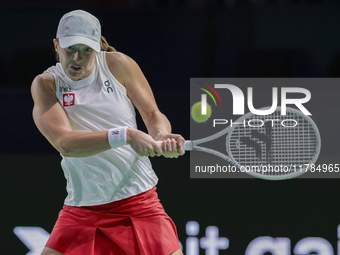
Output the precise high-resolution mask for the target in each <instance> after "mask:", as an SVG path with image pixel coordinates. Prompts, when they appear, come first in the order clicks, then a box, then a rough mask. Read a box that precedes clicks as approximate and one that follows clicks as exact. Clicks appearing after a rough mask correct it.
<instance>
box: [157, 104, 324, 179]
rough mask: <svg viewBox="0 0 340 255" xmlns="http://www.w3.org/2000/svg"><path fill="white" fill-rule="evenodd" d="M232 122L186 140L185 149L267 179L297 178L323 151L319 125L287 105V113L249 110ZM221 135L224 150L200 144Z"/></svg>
mask: <svg viewBox="0 0 340 255" xmlns="http://www.w3.org/2000/svg"><path fill="white" fill-rule="evenodd" d="M262 109H268V107H265V108H262ZM268 120H270V121H268ZM274 120H275V121H274ZM233 123H238V124H235V125H233V126H229V127H227V128H225V129H223V130H221V131H219V132H218V133H216V134H213V135H210V136H208V137H205V138H202V139H198V140H192V141H191V140H189V141H188V140H187V141H185V143H184V145H183V149H184V150H186V151H193V150H194V151H202V152H206V153H210V154H212V155H215V156H218V157H220V158H222V159H224V160H227V161H228V162H230V163H231V164H233V165H235V166H236V167H237V168H239V169H240V170H241V171H242V172H245V173H247V174H250V175H252V176H255V177H258V178H262V179H268V180H282V179H290V178H294V177H297V176H299V175H301V174H303V173H305V172H307V171H308V169H309V168H310V167H311V166H312V164H314V163H315V162H316V160H317V159H318V156H319V154H320V149H321V137H320V133H319V130H318V128H317V126H316V124H315V123H314V121H313V120H312V119H311V118H310V117H308V116H306V115H304V114H302V113H301V112H300V111H298V110H296V109H293V108H289V107H287V108H286V115H281V108H280V107H278V108H277V109H276V110H275V111H274V112H273V113H271V114H269V115H255V114H253V113H251V112H249V113H247V114H245V115H243V116H242V117H240V118H239V119H238V120H236V121H234V122H233ZM240 123H242V124H240ZM222 137H223V139H225V149H226V151H225V153H224V152H223V153H222V152H219V151H216V150H213V149H211V148H206V147H203V146H201V144H203V143H206V142H209V141H212V140H215V139H218V138H220V139H222ZM161 143H162V142H160V143H159V144H160V145H161Z"/></svg>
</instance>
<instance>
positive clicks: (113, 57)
mask: <svg viewBox="0 0 340 255" xmlns="http://www.w3.org/2000/svg"><path fill="white" fill-rule="evenodd" d="M106 61H107V64H108V66H109V68H110V67H124V66H125V67H126V66H128V65H131V64H133V63H135V61H134V60H133V59H132V58H130V57H129V56H127V55H126V54H124V53H122V52H118V51H113V52H106Z"/></svg>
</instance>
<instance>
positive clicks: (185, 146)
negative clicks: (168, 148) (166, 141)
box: [156, 140, 192, 151]
mask: <svg viewBox="0 0 340 255" xmlns="http://www.w3.org/2000/svg"><path fill="white" fill-rule="evenodd" d="M156 143H157V144H158V145H159V146H162V143H163V141H156ZM182 148H183V149H184V150H185V151H191V150H192V142H191V141H190V140H186V141H185V142H184V144H183V146H182Z"/></svg>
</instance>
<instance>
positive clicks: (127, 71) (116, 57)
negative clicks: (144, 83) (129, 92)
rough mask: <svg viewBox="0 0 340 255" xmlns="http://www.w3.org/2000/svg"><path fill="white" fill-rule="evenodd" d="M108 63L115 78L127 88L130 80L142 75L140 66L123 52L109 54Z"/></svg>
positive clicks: (107, 54)
mask: <svg viewBox="0 0 340 255" xmlns="http://www.w3.org/2000/svg"><path fill="white" fill-rule="evenodd" d="M106 62H107V65H108V67H109V70H110V71H111V73H112V74H113V76H115V77H116V79H117V80H118V81H119V82H120V83H121V84H122V85H123V86H125V87H126V85H127V82H128V81H129V80H130V79H132V78H134V77H136V74H140V73H141V70H140V68H139V66H138V64H137V63H136V62H135V61H134V60H133V59H132V58H131V57H129V56H127V55H125V54H124V53H121V52H107V53H106Z"/></svg>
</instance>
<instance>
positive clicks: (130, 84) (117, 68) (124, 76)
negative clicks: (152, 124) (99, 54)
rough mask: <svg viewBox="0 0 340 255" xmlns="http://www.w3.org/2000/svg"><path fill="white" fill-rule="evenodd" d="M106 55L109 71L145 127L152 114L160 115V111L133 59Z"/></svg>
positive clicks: (119, 54) (118, 55) (114, 53)
mask: <svg viewBox="0 0 340 255" xmlns="http://www.w3.org/2000/svg"><path fill="white" fill-rule="evenodd" d="M106 54H107V63H108V66H109V69H110V71H111V72H112V74H113V75H114V76H115V77H116V78H117V80H118V81H119V82H120V83H121V84H122V85H123V86H124V87H125V88H126V90H127V96H128V97H129V98H130V100H131V101H132V103H133V105H134V106H135V107H136V108H137V109H138V111H139V113H140V114H141V116H142V118H143V120H144V122H145V123H146V125H147V123H148V121H149V120H150V118H152V116H153V114H155V113H160V111H159V109H158V106H157V104H156V100H155V98H154V95H153V93H152V90H151V87H150V85H149V83H148V81H147V79H146V78H145V76H144V74H143V72H142V70H141V69H140V67H139V66H138V64H137V63H136V62H135V61H134V60H133V59H131V58H130V57H128V56H126V55H124V54H122V53H119V52H113V53H106Z"/></svg>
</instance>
